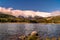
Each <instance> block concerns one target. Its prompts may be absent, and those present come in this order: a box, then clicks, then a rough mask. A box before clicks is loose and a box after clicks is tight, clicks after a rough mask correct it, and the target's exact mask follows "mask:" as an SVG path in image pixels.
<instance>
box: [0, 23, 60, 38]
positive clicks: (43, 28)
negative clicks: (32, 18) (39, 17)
mask: <svg viewBox="0 0 60 40" xmlns="http://www.w3.org/2000/svg"><path fill="white" fill-rule="evenodd" d="M32 31H37V32H38V33H39V35H40V36H42V35H43V36H47V35H48V36H60V24H32V23H29V24H27V23H26V24H25V23H22V24H19V23H0V39H2V38H4V37H6V35H7V34H9V35H14V34H20V35H28V34H30V33H31V32H32Z"/></svg>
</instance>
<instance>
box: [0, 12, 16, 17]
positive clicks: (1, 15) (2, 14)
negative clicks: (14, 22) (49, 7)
mask: <svg viewBox="0 0 60 40" xmlns="http://www.w3.org/2000/svg"><path fill="white" fill-rule="evenodd" d="M0 18H16V17H15V16H12V15H9V14H4V13H2V12H0Z"/></svg>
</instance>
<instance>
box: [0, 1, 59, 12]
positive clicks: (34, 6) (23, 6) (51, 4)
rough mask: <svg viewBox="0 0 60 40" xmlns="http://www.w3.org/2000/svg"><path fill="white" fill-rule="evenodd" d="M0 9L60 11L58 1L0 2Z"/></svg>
mask: <svg viewBox="0 0 60 40" xmlns="http://www.w3.org/2000/svg"><path fill="white" fill-rule="evenodd" d="M0 7H5V8H9V7H11V8H13V9H19V10H34V11H42V12H52V11H56V10H60V0H0Z"/></svg>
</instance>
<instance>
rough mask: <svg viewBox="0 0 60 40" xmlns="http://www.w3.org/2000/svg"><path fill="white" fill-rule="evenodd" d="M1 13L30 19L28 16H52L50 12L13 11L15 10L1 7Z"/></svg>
mask: <svg viewBox="0 0 60 40" xmlns="http://www.w3.org/2000/svg"><path fill="white" fill-rule="evenodd" d="M0 12H3V13H5V14H9V15H13V16H16V17H18V16H19V15H22V16H25V17H28V16H32V17H34V16H42V17H48V16H51V13H48V12H39V11H32V10H23V11H22V10H13V8H3V7H0Z"/></svg>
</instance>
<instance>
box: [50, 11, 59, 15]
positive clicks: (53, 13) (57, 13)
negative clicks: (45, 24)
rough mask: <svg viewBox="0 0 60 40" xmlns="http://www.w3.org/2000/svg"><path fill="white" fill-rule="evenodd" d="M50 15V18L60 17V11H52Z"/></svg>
mask: <svg viewBox="0 0 60 40" xmlns="http://www.w3.org/2000/svg"><path fill="white" fill-rule="evenodd" d="M51 15H52V16H57V15H60V11H53V12H52V14H51Z"/></svg>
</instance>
